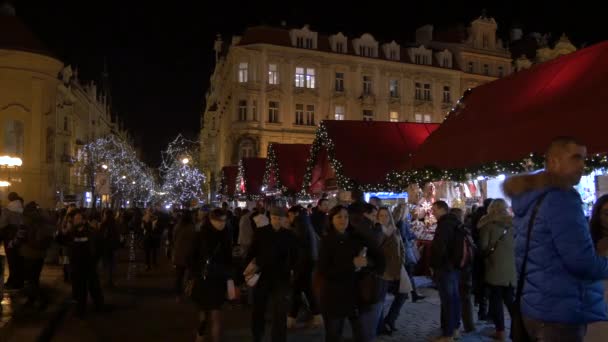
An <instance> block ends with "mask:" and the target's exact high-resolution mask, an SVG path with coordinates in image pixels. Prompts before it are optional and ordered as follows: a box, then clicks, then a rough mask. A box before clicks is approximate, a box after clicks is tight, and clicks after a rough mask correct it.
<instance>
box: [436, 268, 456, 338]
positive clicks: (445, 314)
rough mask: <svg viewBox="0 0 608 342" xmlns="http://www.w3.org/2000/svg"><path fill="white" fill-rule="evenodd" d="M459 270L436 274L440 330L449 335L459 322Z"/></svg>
mask: <svg viewBox="0 0 608 342" xmlns="http://www.w3.org/2000/svg"><path fill="white" fill-rule="evenodd" d="M459 282H460V271H458V270H450V271H441V272H439V274H437V288H438V290H439V299H440V300H441V332H442V336H444V337H451V336H453V335H454V331H455V330H456V329H457V328H458V324H459V322H460V295H459V289H458V286H459Z"/></svg>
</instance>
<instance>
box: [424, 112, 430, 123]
mask: <svg viewBox="0 0 608 342" xmlns="http://www.w3.org/2000/svg"><path fill="white" fill-rule="evenodd" d="M424 123H431V115H430V114H424Z"/></svg>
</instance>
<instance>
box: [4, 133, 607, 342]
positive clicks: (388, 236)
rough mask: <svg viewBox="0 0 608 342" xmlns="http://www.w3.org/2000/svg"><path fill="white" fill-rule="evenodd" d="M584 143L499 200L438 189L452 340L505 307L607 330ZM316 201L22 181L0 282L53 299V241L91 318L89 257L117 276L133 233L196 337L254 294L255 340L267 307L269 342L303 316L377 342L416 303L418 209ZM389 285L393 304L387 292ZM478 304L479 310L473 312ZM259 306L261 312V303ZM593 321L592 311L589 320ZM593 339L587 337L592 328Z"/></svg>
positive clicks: (569, 142) (434, 259) (565, 332)
mask: <svg viewBox="0 0 608 342" xmlns="http://www.w3.org/2000/svg"><path fill="white" fill-rule="evenodd" d="M585 154H586V150H585V147H584V146H583V145H581V144H580V143H578V142H577V141H576V140H574V139H571V138H560V139H557V140H556V141H554V142H553V143H552V145H551V147H550V148H549V150H548V152H547V157H546V158H547V159H546V168H545V170H543V171H542V172H540V173H535V174H526V175H519V176H513V177H510V178H508V179H507V180H506V181H505V185H504V191H505V193H506V194H507V195H508V196H509V197H510V198H511V203H510V204H511V207H509V203H508V202H507V201H505V200H504V199H487V200H486V201H484V203H483V205H482V206H480V207H478V208H476V207H475V208H472V209H471V210H469V211H467V212H463V210H462V209H460V208H450V207H449V206H448V204H447V203H446V202H445V201H442V200H438V201H435V202H434V203H433V204H432V207H431V213H432V215H433V217H434V219H435V220H436V222H437V226H436V229H435V234H434V237H433V241H432V243H431V245H430V248H431V253H430V258H431V259H430V263H429V264H430V274H431V277H432V279H433V282H434V284H435V286H436V288H437V290H438V293H439V298H440V301H441V310H440V312H439V313H438V314H439V316H440V328H441V336H439V337H438V338H437V341H452V340H454V339H457V338H458V337H459V336H460V334H461V333H468V332H471V331H474V330H475V329H476V326H475V324H476V321H484V320H490V321H492V322H493V324H494V326H495V333H494V335H493V337H494V338H495V339H496V340H499V341H504V340H506V339H507V337H509V336H507V331H508V329H507V327H506V324H505V313H504V311H505V308H506V309H507V312H508V313H509V314H510V317H511V318H512V319H513V321H514V322H518V321H521V322H522V326H523V328H522V329H523V330H521V329H520V330H518V329H515V325H513V327H514V328H513V329H512V330H511V333H512V334H515V335H516V336H515V337H514V340H517V338H519V336H521V333H522V331H523V333H524V334H527V335H528V336H529V337H530V340H533V341H601V340H603V338H605V334H606V333H608V327H607V326H606V325H605V324H604V323H595V322H598V321H606V320H608V310H607V307H606V302H605V296H606V294H607V293H606V292H605V290H604V287H603V286H602V283H601V281H602V280H605V279H608V258H607V257H606V256H608V195H604V196H602V197H600V198H599V199H598V201H597V203H596V205H595V207H594V209H593V214H592V217H591V218H590V221H589V220H588V219H587V218H586V217H585V216H584V213H583V211H582V206H581V199H580V195H579V194H578V193H577V192H576V191H575V190H574V189H573V185H575V184H577V183H578V182H579V180H580V177H581V176H582V174H583V171H584V159H585ZM352 198H353V201H351V203H349V204H348V205H342V204H336V205H335V206H333V207H331V208H330V205H329V203H330V202H329V200H328V199H327V198H325V197H323V198H321V199H320V200H319V201H318V202H317V204H316V206H315V207H314V208H312V207H307V208H305V207H302V206H300V205H294V206H291V207H289V208H286V207H284V206H277V205H269V204H268V203H264V202H259V203H257V205H256V207H255V208H253V209H252V210H251V211H249V210H248V209H241V208H236V209H235V210H234V212H233V211H232V210H231V209H230V208H229V207H228V204H227V203H223V205H222V207H221V208H211V207H208V206H203V207H201V208H198V209H192V210H190V209H186V210H175V211H173V212H171V213H167V212H165V211H164V210H162V209H161V207H160V206H157V207H155V208H150V209H146V210H139V209H128V210H123V209H121V210H119V211H117V212H116V213H114V212H113V211H112V210H110V209H103V210H102V211H101V212H99V213H98V212H97V211H95V210H90V209H88V210H83V209H79V208H76V207H75V206H70V207H68V208H66V209H63V210H59V211H45V210H42V209H40V208H39V207H38V205H37V204H36V203H35V202H30V203H27V204H25V205H24V201H23V199H22V198H20V197H19V195H18V194H16V193H10V194H9V195H8V201H9V202H8V204H7V205H6V207H5V208H3V210H2V212H1V214H0V237H1V238H2V241H3V243H4V250H5V254H6V258H7V263H8V267H9V277H8V279H7V282H6V284H5V289H8V290H19V289H23V290H24V292H25V293H26V294H27V297H28V302H27V305H30V306H36V305H38V306H39V308H40V309H43V308H44V307H45V305H46V303H47V302H48V299H47V298H46V296H45V294H44V293H43V292H44V291H42V290H41V289H40V286H39V280H40V273H41V270H42V267H43V263H44V258H45V255H46V251H47V250H48V248H49V247H50V246H51V245H52V243H53V241H55V242H56V243H58V244H59V246H60V248H61V251H60V262H61V263H62V264H63V265H64V279H65V281H66V282H71V284H72V289H73V298H74V300H75V301H76V312H77V314H78V315H79V316H80V317H84V316H85V314H86V308H87V297H88V295H89V294H90V296H91V298H92V300H93V304H94V305H95V308H96V309H97V310H104V296H103V291H102V287H101V280H100V276H99V272H98V268H99V267H98V265H100V264H101V265H102V266H103V269H104V276H105V285H106V286H107V287H112V286H113V285H114V270H115V263H116V261H115V254H116V251H117V250H118V249H120V248H121V247H124V246H125V241H126V240H127V237H130V238H131V242H133V243H135V242H137V243H138V244H141V247H142V248H143V250H144V254H145V266H146V271H149V270H151V269H153V268H155V267H156V266H157V263H158V258H159V254H160V249H161V247H162V246H163V244H164V247H165V252H166V253H165V255H166V257H168V258H169V259H170V260H171V263H172V264H173V266H174V269H175V274H174V276H175V283H174V284H175V285H174V286H175V295H176V300H177V301H178V302H182V301H184V300H185V299H186V298H187V297H188V298H191V300H192V301H193V302H194V303H196V305H198V307H199V310H200V316H199V326H198V327H197V329H196V335H197V341H204V340H210V341H220V340H221V336H222V329H223V328H222V309H223V307H224V304H225V302H226V301H230V300H237V299H238V298H239V297H241V300H242V302H243V304H244V305H250V306H251V322H250V323H251V334H252V337H253V341H256V342H257V341H263V340H264V338H265V335H266V332H265V328H266V326H267V324H266V323H267V317H270V321H271V331H270V333H269V335H270V336H271V340H272V341H273V342H280V341H286V339H287V335H288V334H289V330H290V329H292V328H295V327H301V326H302V325H303V324H305V325H307V326H310V327H315V328H320V327H323V328H324V331H325V340H326V341H328V342H333V341H341V340H342V336H343V334H344V327H345V321H346V320H348V321H349V323H350V324H349V325H350V327H351V330H352V336H353V340H354V341H365V342H367V341H374V340H375V339H376V337H377V336H380V335H391V334H393V333H394V332H395V331H397V330H398V329H400V328H401V329H407V327H398V326H397V325H396V321H397V319H398V316H399V314H400V312H401V309H402V308H403V306H404V305H405V303H406V301H407V300H408V298H409V299H411V301H412V302H413V303H415V302H417V301H419V300H421V299H424V296H422V295H421V294H420V293H418V291H417V287H416V282H415V281H414V270H415V269H416V265H417V264H418V263H419V261H420V251H419V247H418V244H417V243H416V235H415V234H413V233H412V231H411V229H410V228H411V227H412V226H413V224H414V223H416V220H418V215H417V214H416V211H415V210H410V209H412V208H410V207H408V205H407V204H406V203H400V204H397V205H395V206H393V207H388V206H384V205H383V204H382V202H381V201H380V199H378V198H372V199H370V201H369V203H368V202H366V201H364V199H363V193H362V192H361V191H358V190H357V189H355V190H354V191H352ZM389 294H390V295H391V297H392V301H391V303H390V306H389V307H388V308H387V307H386V305H385V304H386V302H387V300H388V299H389V296H388V295H389ZM475 306H477V308H478V313H477V319H475V315H474V312H473V311H474V308H475ZM267 312H268V314H267ZM590 323H595V324H592V325H589V324H590ZM585 336H586V337H585Z"/></svg>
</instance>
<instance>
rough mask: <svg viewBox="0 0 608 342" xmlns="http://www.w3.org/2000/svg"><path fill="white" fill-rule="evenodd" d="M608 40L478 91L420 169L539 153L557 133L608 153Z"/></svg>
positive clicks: (425, 152)
mask: <svg viewBox="0 0 608 342" xmlns="http://www.w3.org/2000/svg"><path fill="white" fill-rule="evenodd" d="M607 98H608V42H602V43H599V44H597V45H594V46H591V47H589V48H586V49H582V50H580V51H577V52H575V53H572V54H569V55H566V56H562V57H560V58H557V59H555V60H552V61H549V62H545V63H542V64H539V65H537V66H534V67H533V68H531V69H529V70H525V71H520V72H517V73H515V74H513V75H511V76H509V77H506V78H503V79H500V80H497V81H494V82H491V83H488V84H485V85H483V86H480V87H477V88H475V89H473V90H472V91H471V92H470V94H469V95H467V96H466V98H465V99H464V101H463V104H461V105H460V106H458V107H457V108H456V109H455V111H453V112H452V113H451V114H450V115H449V116H448V118H447V119H446V120H445V122H444V123H443V124H442V125H441V127H439V129H437V130H436V131H435V132H434V133H433V134H431V136H430V137H429V138H428V139H427V140H426V141H425V142H424V144H422V146H420V148H419V149H418V151H417V152H416V155H415V156H414V158H413V160H412V161H413V166H414V167H416V168H428V167H434V168H438V169H442V170H449V169H464V168H469V169H471V168H476V167H480V166H482V165H484V164H486V165H487V164H488V163H492V162H513V161H519V160H522V159H524V158H526V157H527V156H529V155H530V154H531V153H538V154H542V153H543V152H544V151H545V149H546V148H547V146H548V145H549V143H550V142H551V140H552V139H554V138H555V137H557V136H564V135H565V136H573V137H576V138H578V139H579V140H580V141H581V142H583V143H584V144H586V145H587V148H588V151H589V152H590V153H604V152H608V140H606V138H605V137H606V127H608V115H607V113H606V99H607Z"/></svg>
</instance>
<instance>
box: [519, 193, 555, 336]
mask: <svg viewBox="0 0 608 342" xmlns="http://www.w3.org/2000/svg"><path fill="white" fill-rule="evenodd" d="M546 195H547V193H544V194H542V195H541V196H540V198H539V199H538V201H536V205H535V206H534V210H533V211H532V215H530V222H528V234H527V238H526V249H525V252H524V259H523V261H522V263H521V272H519V278H518V279H517V291H516V293H515V301H514V302H513V312H512V313H511V340H513V342H532V339H531V338H530V335H528V332H527V331H526V327H525V326H524V317H523V315H522V313H521V297H522V295H523V290H524V283H525V279H526V264H527V263H528V252H529V251H530V237H531V236H532V227H533V226H534V220H535V219H536V215H537V214H538V209H539V208H540V204H541V203H542V201H543V199H544V198H545V196H546Z"/></svg>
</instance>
